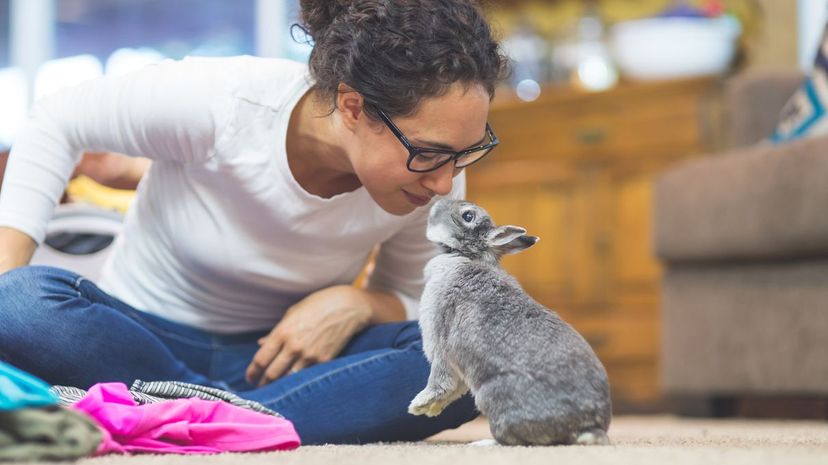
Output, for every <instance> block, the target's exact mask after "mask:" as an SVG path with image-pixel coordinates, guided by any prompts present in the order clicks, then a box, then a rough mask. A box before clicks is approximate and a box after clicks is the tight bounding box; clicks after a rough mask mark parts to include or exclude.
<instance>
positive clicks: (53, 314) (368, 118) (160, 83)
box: [0, 0, 504, 444]
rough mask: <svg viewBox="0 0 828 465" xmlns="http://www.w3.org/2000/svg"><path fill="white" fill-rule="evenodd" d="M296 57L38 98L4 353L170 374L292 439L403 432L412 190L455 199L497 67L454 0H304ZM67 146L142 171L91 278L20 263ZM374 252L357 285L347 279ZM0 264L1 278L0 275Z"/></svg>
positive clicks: (414, 365)
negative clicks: (138, 165) (282, 424)
mask: <svg viewBox="0 0 828 465" xmlns="http://www.w3.org/2000/svg"><path fill="white" fill-rule="evenodd" d="M302 16H303V23H304V24H303V26H304V28H305V29H306V31H307V32H308V33H309V34H310V36H311V37H312V38H313V39H314V42H315V46H314V49H313V51H312V53H311V57H310V64H309V67H307V66H305V65H300V64H296V63H292V62H288V61H284V60H273V59H261V58H253V57H236V58H190V59H185V60H183V61H181V62H165V63H163V64H160V65H156V66H151V67H148V68H146V69H144V70H142V71H139V72H137V73H134V74H131V75H128V76H126V77H122V78H105V79H102V80H98V81H94V82H91V83H88V84H84V85H81V86H79V87H76V88H73V89H70V90H67V91H64V92H62V93H59V94H57V95H55V96H53V97H50V98H48V99H45V100H43V101H42V102H41V103H40V104H39V105H37V106H36V108H35V109H34V110H33V113H32V117H31V119H30V121H29V123H28V124H27V126H26V127H25V128H24V130H23V131H21V133H20V134H19V135H18V137H17V139H16V141H15V144H14V147H13V149H12V153H11V157H10V161H9V166H8V171H7V180H6V183H5V185H4V187H3V191H2V197H0V226H2V229H0V272H5V273H4V274H3V275H2V276H0V319H1V320H2V321H3V322H4V324H3V326H2V328H0V358H2V359H4V360H6V361H8V362H11V363H12V364H14V365H16V366H18V367H19V368H22V369H24V370H27V371H29V372H31V373H33V374H35V375H37V376H40V377H42V378H43V379H45V380H47V381H48V382H50V383H53V384H64V385H73V386H79V387H88V386H89V385H91V384H93V383H95V382H102V381H121V382H124V383H127V384H129V383H131V382H132V381H133V380H135V379H144V380H181V381H187V382H192V383H197V384H205V385H211V386H217V387H221V388H224V389H228V390H232V391H234V392H238V393H241V394H242V395H243V396H244V397H246V398H249V399H252V400H256V401H259V402H262V403H264V404H265V405H266V406H268V407H270V408H272V409H274V410H277V411H279V412H280V413H282V414H283V415H285V416H286V417H287V418H289V419H290V420H292V421H293V422H294V424H295V426H296V428H297V431H298V432H299V434H300V436H301V437H302V439H303V442H304V443H305V444H313V443H324V442H329V443H346V442H371V441H392V440H417V439H422V438H425V437H427V436H429V435H432V434H434V433H437V432H439V431H441V430H443V429H446V428H453V427H456V426H459V425H460V424H462V423H464V422H466V421H469V420H471V419H473V418H474V417H475V416H476V411H475V409H474V406H473V402H472V400H471V399H470V398H468V397H466V398H464V399H462V400H461V401H458V402H456V403H455V404H453V405H452V406H450V407H449V408H448V409H447V410H446V411H445V412H444V413H443V414H442V415H440V416H439V417H436V418H423V417H415V416H412V415H409V414H408V413H407V412H406V408H407V405H408V403H409V402H410V400H411V399H412V398H413V396H414V395H415V394H416V393H417V392H418V391H419V390H420V389H421V388H422V387H423V386H424V385H425V383H426V379H427V377H428V371H429V369H428V363H427V361H426V360H425V358H424V356H423V353H422V345H421V344H422V343H421V340H420V334H419V330H418V327H417V324H416V322H414V321H408V322H406V321H405V320H406V319H407V318H408V319H410V320H414V319H416V316H417V313H416V312H417V302H418V298H419V294H420V292H421V290H422V286H423V277H422V267H423V265H424V264H425V262H426V261H427V260H428V259H429V258H430V257H431V256H432V255H433V254H434V253H435V250H434V249H433V246H432V245H430V244H429V243H428V242H427V241H426V239H425V233H424V231H425V222H426V219H427V213H428V206H429V203H430V202H431V201H432V199H433V198H434V197H435V196H453V197H460V196H462V195H463V192H464V180H463V177H462V175H461V173H462V169H463V168H464V167H465V166H468V165H470V164H471V163H473V162H475V161H477V160H479V159H480V158H481V157H483V156H484V155H486V154H487V153H488V152H489V151H490V150H491V149H492V148H493V147H494V146H495V145H496V144H497V139H496V137H495V136H494V133H493V132H492V131H491V128H489V126H488V124H487V123H486V118H487V114H488V109H489V101H490V100H491V97H492V96H493V93H494V88H495V85H496V84H497V82H498V80H500V79H501V78H502V75H503V70H504V60H503V58H502V56H501V54H500V52H499V49H498V45H497V44H496V42H495V41H494V40H493V39H492V36H491V33H490V29H489V27H488V25H487V24H486V22H485V20H484V18H483V17H482V14H481V12H480V10H479V9H478V8H477V7H476V6H475V5H474V4H473V2H472V0H417V1H399V0H353V1H345V0H337V1H332V0H328V1H324V0H303V1H302ZM82 150H102V151H114V152H121V153H125V154H131V155H143V156H146V157H148V158H150V159H152V160H153V163H152V167H151V168H150V169H149V171H148V173H147V175H146V176H145V177H144V179H143V181H142V182H141V185H140V186H139V188H138V196H137V199H136V202H135V204H134V205H133V206H132V208H131V209H130V212H129V215H128V218H127V220H126V224H125V226H124V231H123V234H122V235H121V236H120V237H119V238H118V240H117V241H116V245H115V246H114V250H113V252H112V255H111V259H110V260H109V261H108V265H107V266H106V267H105V269H104V270H103V272H102V276H103V277H102V278H101V280H100V282H99V283H97V284H96V283H92V282H89V281H88V280H85V279H84V278H82V277H80V276H77V275H75V274H73V273H70V272H68V271H64V270H59V269H54V268H44V267H23V265H26V263H28V261H29V259H30V258H31V255H32V253H33V251H34V249H35V247H36V244H37V243H39V242H41V241H42V240H43V237H44V228H45V225H46V224H47V222H48V219H49V217H50V215H51V213H52V209H53V208H54V205H55V202H56V201H57V199H58V198H59V197H60V193H61V191H62V190H63V188H64V186H65V181H66V179H68V178H69V176H70V174H71V172H72V170H73V167H74V165H75V164H76V163H77V154H79V153H80V152H81V151H82ZM377 244H380V249H379V253H378V256H377V259H376V264H375V268H374V271H373V273H372V275H371V277H370V279H369V281H368V284H367V286H366V288H365V289H359V288H356V287H354V286H352V285H350V283H352V282H353V280H354V278H355V277H356V276H357V275H358V273H359V271H360V269H361V268H362V266H363V264H364V262H365V259H366V258H367V257H368V255H369V253H370V251H371V250H372V249H373V248H374V246H375V245H377ZM7 270H10V271H7Z"/></svg>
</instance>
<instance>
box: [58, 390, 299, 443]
mask: <svg viewBox="0 0 828 465" xmlns="http://www.w3.org/2000/svg"><path fill="white" fill-rule="evenodd" d="M73 407H74V408H75V409H77V410H80V411H82V412H84V413H86V414H87V415H89V416H91V417H92V418H93V419H94V420H95V421H97V423H98V424H99V425H100V426H101V429H102V430H103V435H104V439H103V441H102V442H101V445H100V446H99V447H98V451H97V453H98V455H100V454H105V453H108V452H120V453H129V452H155V453H181V454H210V453H218V452H241V451H248V452H250V451H269V450H289V449H295V448H297V447H299V444H300V441H299V435H297V434H296V430H295V429H294V428H293V423H291V422H290V421H288V420H285V419H284V418H278V417H274V416H271V415H266V414H263V413H258V412H254V411H251V410H247V409H244V408H241V407H236V406H235V405H232V404H229V403H226V402H213V401H206V400H202V399H198V398H192V399H178V400H169V401H164V402H160V403H157V404H147V405H137V404H136V403H135V401H133V400H132V396H131V395H130V393H129V390H128V389H127V387H126V385H124V384H122V383H102V384H96V385H94V386H92V388H91V389H89V392H88V393H87V394H86V397H84V398H83V399H81V400H79V401H78V402H77V403H75V404H74V405H73Z"/></svg>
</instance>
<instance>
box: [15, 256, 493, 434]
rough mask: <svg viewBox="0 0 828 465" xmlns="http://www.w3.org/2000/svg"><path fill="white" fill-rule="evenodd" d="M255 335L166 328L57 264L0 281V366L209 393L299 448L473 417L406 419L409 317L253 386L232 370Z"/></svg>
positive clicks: (458, 408) (439, 427)
mask: <svg viewBox="0 0 828 465" xmlns="http://www.w3.org/2000/svg"><path fill="white" fill-rule="evenodd" d="M266 333H267V332H253V333H244V334H233V335H221V334H212V333H208V332H205V331H202V330H200V329H196V328H192V327H189V326H185V325H181V324H178V323H174V322H171V321H168V320H165V319H163V318H160V317H158V316H155V315H151V314H148V313H145V312H141V311H139V310H136V309H134V308H132V307H130V306H129V305H127V304H125V303H123V302H121V301H120V300H118V299H116V298H114V297H112V296H110V295H109V294H107V293H105V292H103V291H102V290H100V289H99V288H98V287H97V286H96V285H95V284H94V283H92V282H91V281H89V280H86V279H84V278H83V277H81V276H79V275H77V274H75V273H72V272H69V271H66V270H61V269H57V268H51V267H42V266H30V267H25V268H18V269H14V270H12V271H9V272H7V273H5V274H3V275H0V359H2V360H4V361H6V362H8V363H11V364H12V365H15V366H17V367H18V368H20V369H23V370H25V371H28V372H29V373H32V374H34V375H36V376H38V377H40V378H42V379H44V380H45V381H46V382H48V383H50V384H61V385H68V386H77V387H81V388H88V387H89V386H91V385H92V384H95V383H98V382H112V381H119V382H123V383H125V384H127V385H130V384H131V383H132V382H133V381H134V380H135V379H143V380H147V381H172V380H176V381H185V382H190V383H196V384H202V385H207V386H214V387H218V388H221V389H226V390H229V391H231V392H234V393H236V394H238V395H240V396H241V397H244V398H247V399H250V400H255V401H258V402H260V403H262V404H264V405H265V406H267V407H269V408H271V409H273V410H276V411H277V412H279V413H281V414H283V415H284V416H285V417H286V418H288V419H289V420H291V421H292V422H293V423H294V426H295V427H296V430H297V432H298V433H299V435H300V437H301V438H302V442H303V444H321V443H340V444H341V443H367V442H376V441H414V440H420V439H424V438H426V437H428V436H431V435H433V434H435V433H438V432H440V431H443V430H445V429H449V428H456V427H457V426H460V425H461V424H463V423H465V422H468V421H470V420H472V419H474V418H475V417H476V416H477V415H478V412H477V410H476V409H475V407H474V402H473V399H472V398H471V396H470V395H466V396H464V397H463V398H461V399H459V400H458V401H456V402H455V403H453V404H452V405H450V406H449V407H448V408H446V410H445V411H444V412H443V413H442V414H441V415H439V416H437V417H435V418H427V417H422V416H414V415H410V414H409V413H408V411H407V408H408V403H409V402H410V401H411V399H413V398H414V396H415V395H416V394H417V393H418V392H419V391H420V390H421V389H422V388H423V387H425V385H426V381H427V379H428V373H429V369H430V368H429V365H428V361H427V360H426V358H425V355H424V354H423V350H422V340H421V337H420V331H419V327H418V325H417V324H416V322H403V323H392V324H385V325H377V326H371V327H368V328H367V329H365V330H363V331H362V332H360V333H358V334H356V335H355V336H354V337H353V338H352V340H351V341H350V342H349V343H348V344H347V346H346V347H345V348H344V349H343V351H342V353H341V354H340V355H339V356H338V358H336V359H334V360H332V361H330V362H327V363H320V364H318V365H313V366H310V367H308V368H305V369H304V370H301V371H299V372H297V373H294V374H290V375H287V376H285V377H283V378H280V379H278V380H276V381H274V382H272V383H270V384H268V385H266V386H262V387H260V388H256V387H254V386H252V385H250V384H248V383H247V382H246V381H245V380H244V373H245V370H246V368H247V366H248V365H249V363H250V361H251V360H252V358H253V354H255V353H256V351H257V350H258V347H259V346H258V344H257V342H256V341H257V340H258V339H259V338H260V337H262V336H263V335H265V334H266Z"/></svg>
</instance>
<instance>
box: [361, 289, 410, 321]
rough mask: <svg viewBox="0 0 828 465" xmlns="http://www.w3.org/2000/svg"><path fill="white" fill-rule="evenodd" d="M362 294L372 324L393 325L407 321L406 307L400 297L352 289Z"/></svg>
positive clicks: (387, 293)
mask: <svg viewBox="0 0 828 465" xmlns="http://www.w3.org/2000/svg"><path fill="white" fill-rule="evenodd" d="M352 289H354V291H356V292H358V293H359V294H360V297H361V299H363V301H364V302H365V305H366V307H367V308H368V309H370V318H369V323H370V324H375V325H376V324H382V323H393V322H397V321H405V318H406V314H405V307H404V306H403V303H402V302H401V301H400V299H399V297H397V296H396V295H394V294H392V293H390V292H381V291H369V290H367V289H360V288H356V287H352Z"/></svg>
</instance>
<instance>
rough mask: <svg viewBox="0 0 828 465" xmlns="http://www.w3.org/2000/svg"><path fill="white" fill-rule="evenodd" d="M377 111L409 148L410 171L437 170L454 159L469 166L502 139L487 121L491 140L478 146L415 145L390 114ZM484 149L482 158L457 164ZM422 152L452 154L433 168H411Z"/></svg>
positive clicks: (406, 164) (484, 156) (464, 166)
mask: <svg viewBox="0 0 828 465" xmlns="http://www.w3.org/2000/svg"><path fill="white" fill-rule="evenodd" d="M377 113H378V114H379V116H380V118H381V119H382V121H383V122H384V123H385V125H386V126H388V129H390V130H391V132H392V133H393V134H394V135H395V136H396V137H397V139H399V141H400V143H402V145H403V146H404V147H405V148H406V149H408V161H406V163H405V167H406V168H408V170H409V171H413V172H415V173H428V172H430V171H436V170H438V169H440V168H442V167H443V166H445V165H446V163H448V162H450V161H454V166H455V167H457V168H466V167H467V166H471V165H473V164H475V163H477V162H479V161H480V160H482V159H484V158H486V156H488V155H489V154H490V153H491V152H492V150H493V149H494V148H495V147H497V145H498V144H500V139H498V138H497V135H495V133H494V131H493V130H492V127H491V126H490V125H489V123H488V122H486V135H487V136H489V139H490V142H489V143H487V144H483V145H478V146H477V147H472V148H470V149H466V150H461V151H459V152H455V151H453V150H446V149H438V148H425V147H417V146H416V145H413V144H411V142H409V141H408V138H407V137H405V134H403V132H402V131H401V130H400V128H398V127H397V125H396V124H394V122H393V121H391V118H390V117H389V116H388V114H386V113H385V112H384V111H382V110H380V109H377ZM483 150H486V151H487V152H486V153H485V154H483V156H481V157H480V158H478V159H476V160H474V161H473V162H471V163H469V164H467V165H463V166H457V160H459V159H460V158H461V157H463V156H465V155H468V154H470V153H474V152H480V151H483ZM421 153H442V154H445V155H451V156H450V157H449V158H446V160H445V161H443V162H440V163H439V164H437V165H435V166H433V167H431V168H428V169H425V170H419V169H413V168H411V162H412V161H413V160H414V157H416V156H417V155H419V154H421Z"/></svg>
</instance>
